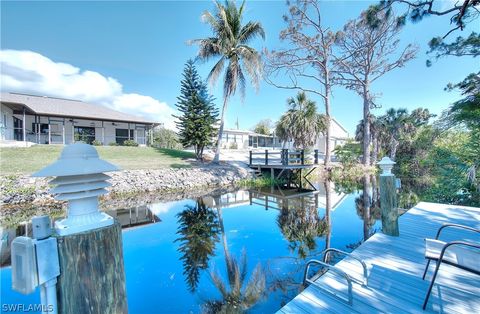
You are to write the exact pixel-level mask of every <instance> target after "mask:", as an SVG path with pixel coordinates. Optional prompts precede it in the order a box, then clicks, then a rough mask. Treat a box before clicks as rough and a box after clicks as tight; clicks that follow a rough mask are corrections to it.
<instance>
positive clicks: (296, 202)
mask: <svg viewBox="0 0 480 314" xmlns="http://www.w3.org/2000/svg"><path fill="white" fill-rule="evenodd" d="M278 203H279V204H278V206H279V208H280V209H281V210H280V214H279V216H278V218H277V224H278V226H279V227H280V230H281V231H282V234H283V236H284V237H285V238H286V239H287V240H288V241H289V242H290V243H289V248H290V250H291V251H298V255H299V257H300V258H302V259H304V258H306V257H307V255H308V253H309V252H310V251H313V250H315V248H316V242H315V240H316V238H317V237H322V236H323V235H325V234H326V233H327V231H328V222H327V220H326V218H325V217H324V218H322V219H321V218H320V217H319V215H318V209H317V207H316V206H315V204H312V202H311V198H306V197H299V198H295V199H279V202H278Z"/></svg>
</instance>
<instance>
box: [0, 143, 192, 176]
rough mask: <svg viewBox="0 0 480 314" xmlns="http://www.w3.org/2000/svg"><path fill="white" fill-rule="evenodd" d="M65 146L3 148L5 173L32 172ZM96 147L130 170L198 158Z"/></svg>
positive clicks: (153, 150) (1, 160) (180, 164)
mask: <svg viewBox="0 0 480 314" xmlns="http://www.w3.org/2000/svg"><path fill="white" fill-rule="evenodd" d="M62 149H63V146H61V145H36V146H32V147H28V148H27V147H25V148H23V147H22V148H17V147H16V148H2V149H1V151H0V171H1V174H2V175H11V174H31V173H33V172H35V171H38V170H40V169H41V168H43V167H45V166H46V165H48V164H50V163H52V162H53V161H54V160H56V159H57V158H58V157H59V156H60V153H61V151H62ZM96 149H97V151H98V153H99V154H100V158H102V159H105V160H107V161H109V162H111V163H113V164H115V165H117V166H119V167H120V168H121V169H129V170H133V169H158V168H165V167H173V168H183V167H191V163H190V162H189V161H188V160H187V159H189V158H194V157H195V156H194V154H193V153H188V152H184V151H180V150H173V149H163V148H153V147H125V146H98V147H96Z"/></svg>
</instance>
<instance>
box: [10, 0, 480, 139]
mask: <svg viewBox="0 0 480 314" xmlns="http://www.w3.org/2000/svg"><path fill="white" fill-rule="evenodd" d="M370 3H372V2H367V1H335V2H334V1H329V2H324V3H323V4H322V8H323V12H322V14H323V19H324V24H325V25H328V26H329V27H330V28H332V29H334V30H335V29H340V28H341V27H342V25H343V24H344V23H345V22H346V21H347V20H349V19H352V18H355V17H356V16H358V15H359V13H360V12H361V11H362V10H363V9H365V8H367V7H368V5H369V4H370ZM246 6H247V11H246V14H245V21H248V20H258V21H260V22H261V23H262V24H263V27H264V29H265V32H266V36H267V38H266V40H265V41H261V40H257V41H255V42H254V43H252V44H253V45H254V46H255V47H256V48H257V49H259V50H260V49H263V48H264V47H266V48H267V49H278V48H280V47H282V45H283V44H282V43H281V42H280V41H279V39H278V35H279V32H280V31H281V30H282V29H283V28H284V26H285V25H284V23H283V21H282V15H283V14H285V13H286V12H287V7H286V5H285V2H284V1H249V2H248V1H247V4H246ZM212 9H213V3H212V2H210V1H177V2H167V1H144V2H138V1H137V2H126V1H104V2H44V1H42V2H10V1H2V2H1V48H2V86H1V87H2V90H4V91H8V90H13V91H24V92H31V93H34V92H37V93H42V92H43V93H47V92H48V93H50V94H51V95H55V96H63V97H65V96H69V97H77V98H82V99H83V100H86V101H92V102H97V103H100V104H103V105H107V106H112V107H114V108H115V109H118V110H123V111H127V112H132V113H138V114H141V115H144V116H148V115H151V116H152V117H153V118H155V119H160V120H170V121H169V122H170V123H171V119H169V115H170V114H171V112H173V110H172V109H170V108H173V109H174V108H175V101H176V97H177V96H178V94H179V90H180V79H181V74H182V70H183V67H184V63H185V61H186V60H187V59H189V58H192V57H195V55H196V52H197V49H196V47H195V46H188V45H187V44H186V42H187V41H188V40H189V39H194V38H203V37H207V36H209V35H210V34H211V32H210V29H209V27H208V26H207V25H205V24H203V23H202V22H201V19H200V16H201V14H202V12H203V11H205V10H212ZM449 26H450V25H449V21H448V18H441V17H440V18H439V17H432V18H428V19H426V20H424V21H422V22H421V23H418V24H410V23H409V24H408V25H407V26H406V27H405V29H404V30H403V32H402V34H401V47H403V46H404V45H406V44H408V43H416V44H417V45H418V46H419V47H420V50H419V53H418V56H417V58H416V59H415V60H413V61H410V62H409V63H408V64H407V65H406V66H405V67H404V68H401V69H397V70H394V71H393V72H391V73H388V74H387V75H385V76H384V77H383V78H382V79H380V80H378V81H377V82H375V84H374V85H373V87H372V89H373V91H374V92H375V93H381V94H382V96H381V98H380V99H379V101H378V102H379V103H380V104H382V105H383V108H381V109H378V110H375V111H374V112H375V113H377V114H381V113H383V112H384V111H385V110H386V109H387V108H390V107H397V108H398V107H404V108H408V109H410V110H411V109H414V108H417V107H426V108H428V109H430V110H431V111H432V112H434V113H440V112H441V111H442V110H443V109H445V108H447V107H448V105H449V104H450V103H452V102H453V101H455V100H456V99H458V97H459V95H458V93H456V92H445V91H443V88H444V87H445V85H446V84H447V83H448V82H458V81H460V80H462V79H463V78H464V77H465V76H466V75H467V74H469V73H470V72H473V71H474V70H477V69H478V68H479V63H478V60H475V59H473V58H454V57H450V58H444V59H441V60H439V61H438V62H436V63H434V65H433V66H432V67H430V68H427V67H426V66H425V61H426V59H427V56H426V54H425V53H426V51H427V42H428V40H429V39H431V38H432V37H434V36H438V35H443V34H444V33H446V31H447V30H448V29H449ZM477 26H478V24H477ZM469 27H470V29H467V30H466V31H464V32H463V35H468V34H469V32H470V31H471V30H473V27H474V25H469ZM477 30H478V27H477ZM457 34H459V33H457ZM19 51H23V52H25V51H28V52H29V53H30V54H26V53H23V54H21V53H20V52H19ZM6 52H8V53H6ZM32 53H33V54H32ZM63 64H67V65H63ZM212 65H213V63H206V64H199V65H198V69H199V72H200V74H201V75H203V77H206V75H207V74H208V71H209V69H210V67H211V66H212ZM12 68H13V69H14V70H12ZM20 70H21V71H23V72H22V75H20V74H18V73H19V71H20ZM29 70H30V71H29ZM32 72H38V73H37V74H38V75H42V76H44V77H43V80H45V81H43V82H42V84H39V83H38V82H35V80H34V79H33V78H29V79H27V80H25V81H28V82H29V83H28V84H27V83H25V82H24V81H22V79H21V78H22V77H25V75H29V73H32ZM45 73H48V75H47V74H45ZM59 73H60V74H59ZM7 75H10V76H14V75H17V76H18V77H16V78H15V79H13V78H11V77H7ZM55 75H56V76H55ZM62 78H67V80H66V81H67V83H65V82H58V80H60V79H62ZM221 87H222V86H221V84H217V86H216V87H212V88H211V93H212V94H213V95H214V96H216V97H217V103H218V105H220V104H221V97H222V89H221ZM102 88H103V89H102ZM294 94H295V92H293V91H289V90H280V89H277V88H275V87H273V86H270V85H268V84H266V83H265V82H262V83H261V86H260V90H259V92H258V93H255V91H254V90H253V89H251V88H247V94H246V98H245V101H244V102H243V103H242V102H241V100H240V97H239V96H236V97H234V98H233V99H232V100H231V101H230V105H229V108H228V112H227V127H234V124H235V121H236V119H237V118H238V120H239V123H240V127H241V128H251V127H252V126H253V125H254V124H255V123H256V122H258V121H259V120H261V119H265V118H270V119H272V120H273V121H275V120H276V119H278V117H279V116H280V115H281V114H282V113H283V112H284V110H285V108H286V107H285V101H286V98H288V97H289V96H292V95H294ZM312 98H313V99H314V100H316V101H317V102H318V105H319V110H320V111H323V107H322V102H321V100H320V99H319V98H318V97H315V96H314V95H312ZM112 99H114V100H112ZM132 102H133V103H132ZM361 106H362V100H361V99H360V97H359V96H357V95H356V94H354V93H353V92H351V91H347V90H345V89H343V88H340V87H338V88H335V89H334V94H333V98H332V115H333V116H334V117H335V118H336V119H337V120H338V121H340V122H341V123H342V124H343V125H344V126H345V127H346V128H347V129H348V130H349V131H350V133H353V131H354V129H355V125H356V124H357V122H358V121H359V120H360V119H361V117H362V108H361Z"/></svg>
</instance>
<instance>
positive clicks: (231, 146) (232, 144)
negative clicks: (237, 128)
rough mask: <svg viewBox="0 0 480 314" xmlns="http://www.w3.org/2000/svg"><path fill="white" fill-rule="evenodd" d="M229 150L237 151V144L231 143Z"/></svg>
mask: <svg viewBox="0 0 480 314" xmlns="http://www.w3.org/2000/svg"><path fill="white" fill-rule="evenodd" d="M230 149H238V144H237V143H231V144H230Z"/></svg>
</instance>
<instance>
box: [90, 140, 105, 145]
mask: <svg viewBox="0 0 480 314" xmlns="http://www.w3.org/2000/svg"><path fill="white" fill-rule="evenodd" d="M92 145H93V146H102V145H103V143H102V142H100V141H97V140H94V141H93V142H92Z"/></svg>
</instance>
